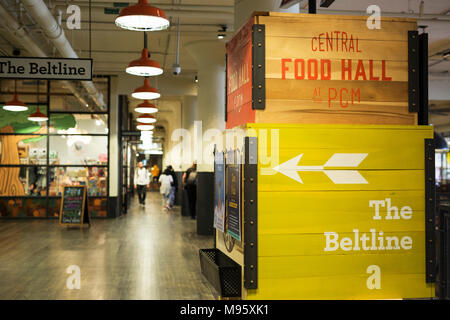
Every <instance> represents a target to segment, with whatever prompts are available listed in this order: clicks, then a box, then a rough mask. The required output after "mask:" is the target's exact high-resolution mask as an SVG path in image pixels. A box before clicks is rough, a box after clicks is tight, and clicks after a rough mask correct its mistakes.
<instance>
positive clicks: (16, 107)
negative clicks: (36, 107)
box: [3, 94, 28, 112]
mask: <svg viewBox="0 0 450 320" xmlns="http://www.w3.org/2000/svg"><path fill="white" fill-rule="evenodd" d="M3 109H5V110H8V111H16V112H17V111H26V110H28V107H27V106H26V104H25V103H23V102H22V101H20V100H19V98H18V97H17V94H14V98H13V99H12V100H11V101H8V102H7V103H5V105H4V106H3Z"/></svg>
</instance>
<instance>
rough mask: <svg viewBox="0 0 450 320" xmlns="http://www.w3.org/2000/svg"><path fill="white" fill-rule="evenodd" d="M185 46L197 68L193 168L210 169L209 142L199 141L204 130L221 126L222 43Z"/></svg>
mask: <svg viewBox="0 0 450 320" xmlns="http://www.w3.org/2000/svg"><path fill="white" fill-rule="evenodd" d="M185 47H186V49H187V51H188V52H189V53H190V54H191V56H192V57H193V58H194V60H195V61H196V63H197V68H198V73H197V75H198V107H197V121H201V128H200V126H199V122H197V123H196V124H197V125H196V126H195V129H194V131H195V137H193V138H194V139H195V145H196V146H197V147H198V148H197V150H195V151H196V156H197V163H198V164H197V170H198V171H200V172H213V171H214V161H213V159H214V157H213V154H212V150H211V149H210V146H211V144H212V143H208V141H203V137H204V134H205V133H207V132H208V130H209V132H210V133H211V129H213V130H214V129H215V130H216V131H217V132H218V133H222V132H223V131H224V130H225V43H224V42H222V41H196V42H191V43H189V44H187V45H186V46H185ZM210 141H212V140H210ZM200 143H201V144H200ZM200 150H202V151H201V152H200Z"/></svg>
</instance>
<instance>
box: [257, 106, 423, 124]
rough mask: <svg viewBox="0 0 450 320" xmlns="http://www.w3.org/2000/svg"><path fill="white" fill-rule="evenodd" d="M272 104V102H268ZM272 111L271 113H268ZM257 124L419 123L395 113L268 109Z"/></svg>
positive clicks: (260, 116)
mask: <svg viewBox="0 0 450 320" xmlns="http://www.w3.org/2000/svg"><path fill="white" fill-rule="evenodd" d="M268 103H270V101H268ZM268 110H270V111H268ZM255 122H257V123H274V122H279V123H299V124H309V123H317V124H349V123H353V124H389V125H414V124H416V123H417V114H412V115H409V116H406V115H398V114H395V113H377V112H376V111H373V112H364V111H363V112H352V111H344V112H343V111H340V110H333V111H327V110H317V111H313V112H310V111H292V112H289V111H277V110H273V109H266V110H265V111H257V112H256V115H255Z"/></svg>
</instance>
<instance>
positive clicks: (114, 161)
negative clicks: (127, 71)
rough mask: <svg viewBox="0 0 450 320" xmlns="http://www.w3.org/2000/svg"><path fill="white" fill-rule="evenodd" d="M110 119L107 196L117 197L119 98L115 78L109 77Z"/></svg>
mask: <svg viewBox="0 0 450 320" xmlns="http://www.w3.org/2000/svg"><path fill="white" fill-rule="evenodd" d="M110 85H111V96H110V99H111V101H110V108H111V109H110V119H109V159H108V161H109V172H108V174H109V196H110V197H117V196H118V191H119V174H121V173H120V172H119V169H118V168H119V150H118V145H119V136H118V135H119V122H118V120H119V99H118V98H119V97H118V94H117V77H114V76H112V77H111V84H110Z"/></svg>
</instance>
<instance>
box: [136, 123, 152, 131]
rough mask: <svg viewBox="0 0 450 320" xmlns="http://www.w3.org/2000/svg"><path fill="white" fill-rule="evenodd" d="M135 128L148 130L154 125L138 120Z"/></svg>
mask: <svg viewBox="0 0 450 320" xmlns="http://www.w3.org/2000/svg"><path fill="white" fill-rule="evenodd" d="M136 129H138V130H141V131H148V130H153V129H155V126H154V125H152V124H148V123H140V122H138V124H137V126H136Z"/></svg>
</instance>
